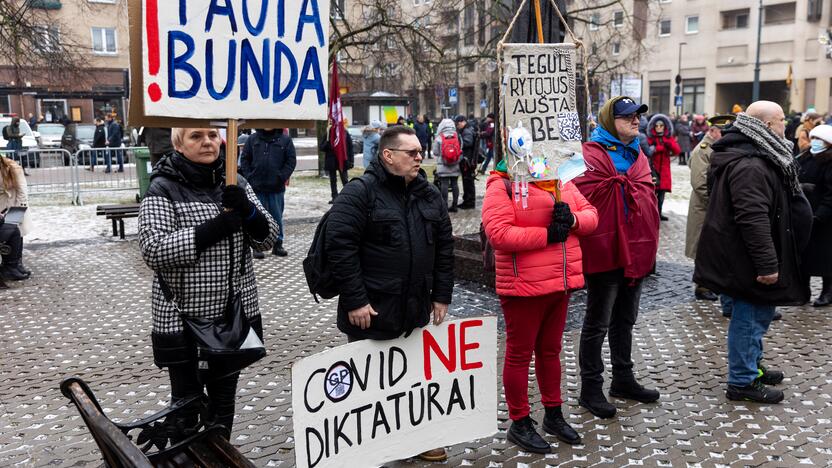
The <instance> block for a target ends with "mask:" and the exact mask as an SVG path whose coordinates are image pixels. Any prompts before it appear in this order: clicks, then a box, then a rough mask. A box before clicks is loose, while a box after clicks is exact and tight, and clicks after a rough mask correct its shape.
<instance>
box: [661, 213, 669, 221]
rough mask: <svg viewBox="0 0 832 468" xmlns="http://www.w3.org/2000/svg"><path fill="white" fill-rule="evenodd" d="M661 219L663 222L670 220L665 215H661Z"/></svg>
mask: <svg viewBox="0 0 832 468" xmlns="http://www.w3.org/2000/svg"><path fill="white" fill-rule="evenodd" d="M659 219H660V220H662V221H667V220H669V219H670V218H668V217H667V216H665V215H663V214H660V215H659Z"/></svg>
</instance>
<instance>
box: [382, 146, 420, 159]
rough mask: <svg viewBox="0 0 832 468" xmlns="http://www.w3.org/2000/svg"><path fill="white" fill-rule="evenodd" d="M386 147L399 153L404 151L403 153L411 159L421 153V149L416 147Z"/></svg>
mask: <svg viewBox="0 0 832 468" xmlns="http://www.w3.org/2000/svg"><path fill="white" fill-rule="evenodd" d="M387 149H388V150H390V151H398V152H400V153H404V154H406V155H408V156H410V158H411V159H416V158H417V157H419V156H421V155H422V150H417V149H413V150H406V149H401V148H387Z"/></svg>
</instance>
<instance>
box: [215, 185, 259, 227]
mask: <svg viewBox="0 0 832 468" xmlns="http://www.w3.org/2000/svg"><path fill="white" fill-rule="evenodd" d="M222 207H223V208H228V209H229V210H231V211H233V212H236V213H237V215H238V216H240V217H241V218H242V219H248V218H249V217H250V216H251V212H252V209H253V208H254V204H253V203H251V200H249V199H248V196H247V195H246V189H244V188H242V187H240V186H239V185H226V186H225V188H224V189H222Z"/></svg>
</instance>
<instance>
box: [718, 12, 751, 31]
mask: <svg viewBox="0 0 832 468" xmlns="http://www.w3.org/2000/svg"><path fill="white" fill-rule="evenodd" d="M750 11H751V10H750V9H748V8H744V9H742V10H730V11H723V12H721V13H720V16H721V17H722V29H745V28H747V27H748V16H749V14H750Z"/></svg>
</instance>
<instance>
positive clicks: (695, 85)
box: [682, 78, 705, 114]
mask: <svg viewBox="0 0 832 468" xmlns="http://www.w3.org/2000/svg"><path fill="white" fill-rule="evenodd" d="M682 96H683V97H682V102H683V106H682V111H683V112H690V113H692V114H701V113H703V112H705V80H704V79H702V78H700V79H693V80H684V81H682Z"/></svg>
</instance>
